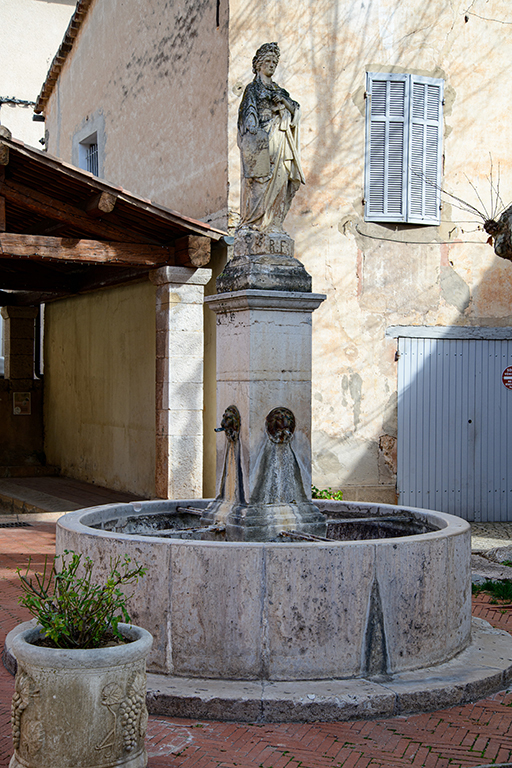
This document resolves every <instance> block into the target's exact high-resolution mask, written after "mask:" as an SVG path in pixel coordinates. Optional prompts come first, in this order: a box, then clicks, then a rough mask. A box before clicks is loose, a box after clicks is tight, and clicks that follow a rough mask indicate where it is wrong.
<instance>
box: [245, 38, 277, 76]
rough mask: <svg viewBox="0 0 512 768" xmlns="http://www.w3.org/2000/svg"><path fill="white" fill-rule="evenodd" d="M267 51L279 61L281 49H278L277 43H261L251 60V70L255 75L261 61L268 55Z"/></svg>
mask: <svg viewBox="0 0 512 768" xmlns="http://www.w3.org/2000/svg"><path fill="white" fill-rule="evenodd" d="M269 53H270V54H272V56H275V58H276V60H277V61H279V57H280V55H281V51H280V50H279V46H278V44H277V43H263V45H261V46H260V47H259V48H258V50H257V51H256V53H255V55H254V58H253V60H252V71H253V72H254V74H255V75H257V74H258V72H259V69H260V66H261V62H262V61H263V59H264V58H265V56H268V55H269Z"/></svg>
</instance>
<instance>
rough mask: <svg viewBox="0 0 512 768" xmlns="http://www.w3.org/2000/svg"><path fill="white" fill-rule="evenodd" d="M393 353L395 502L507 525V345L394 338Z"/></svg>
mask: <svg viewBox="0 0 512 768" xmlns="http://www.w3.org/2000/svg"><path fill="white" fill-rule="evenodd" d="M398 352H399V359H398V492H399V499H400V502H401V503H403V504H407V505H408V506H416V507H425V508H430V509H437V510H439V511H441V512H449V513H450V514H454V515H459V516H460V517H463V518H465V519H466V520H475V521H505V520H512V389H509V388H508V387H507V386H506V383H508V381H509V380H508V378H507V375H506V373H505V376H504V371H505V370H506V368H507V367H508V366H512V340H508V339H446V338H399V339H398ZM504 382H505V383H504ZM510 383H511V386H512V369H511V378H510Z"/></svg>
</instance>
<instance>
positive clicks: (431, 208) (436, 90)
mask: <svg viewBox="0 0 512 768" xmlns="http://www.w3.org/2000/svg"><path fill="white" fill-rule="evenodd" d="M442 103H443V81H442V80H432V79H431V78H425V77H415V76H411V109H410V116H411V117H410V133H409V136H410V138H409V163H408V165H409V188H408V216H407V221H409V222H411V223H419V224H439V222H440V213H441V211H440V205H441V190H440V186H441V171H442V167H441V160H442V157H441V143H442V133H441V129H442V125H441V116H442Z"/></svg>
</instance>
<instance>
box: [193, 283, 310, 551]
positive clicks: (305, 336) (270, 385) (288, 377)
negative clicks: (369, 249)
mask: <svg viewBox="0 0 512 768" xmlns="http://www.w3.org/2000/svg"><path fill="white" fill-rule="evenodd" d="M324 299H325V296H323V295H321V294H313V293H309V292H298V291H278V290H257V289H249V290H241V291H233V292H229V293H220V294H217V295H216V296H209V297H207V298H206V299H205V302H206V303H207V304H208V306H209V308H210V309H212V310H213V311H214V312H215V313H216V315H217V420H218V421H217V423H218V425H220V424H221V423H222V419H223V414H224V413H225V411H226V409H228V408H229V406H235V407H236V409H237V410H238V412H239V414H240V431H239V439H237V443H238V444H239V446H240V447H239V461H240V465H241V473H240V472H238V476H240V475H241V478H240V481H239V485H242V484H243V490H242V489H240V490H239V491H237V492H236V493H234V494H233V492H232V491H230V490H227V491H226V487H224V486H226V479H225V478H222V480H221V474H222V472H224V474H226V469H225V463H226V459H225V457H226V455H227V454H226V437H224V435H223V434H220V435H219V440H218V443H217V446H218V448H217V481H218V487H219V496H218V501H217V506H215V505H214V506H213V507H212V508H211V511H210V513H209V516H210V517H211V519H212V521H215V522H220V523H226V524H227V525H228V528H229V529H230V530H229V534H230V536H231V537H233V538H243V539H245V540H264V539H265V537H266V536H269V537H270V536H273V535H275V531H276V530H279V529H286V527H287V526H288V528H292V529H298V528H299V527H301V525H302V522H301V520H302V519H305V520H307V524H303V525H302V528H301V530H305V531H308V530H311V532H312V533H316V532H317V528H318V520H317V519H316V518H315V510H316V508H315V507H313V505H312V504H311V331H312V322H311V320H312V317H311V316H312V313H313V311H314V310H315V309H317V307H318V306H319V305H320V304H321V303H322V301H323V300H324ZM274 409H279V411H280V412H281V414H282V413H283V412H284V418H285V419H286V412H289V411H291V413H292V414H293V417H294V422H293V424H292V425H291V432H292V434H293V438H292V440H291V446H292V448H293V454H294V456H295V457H296V460H297V462H298V465H299V468H300V475H301V481H302V488H301V487H300V485H299V486H296V482H297V478H296V477H295V478H294V477H292V475H293V467H292V466H291V465H290V463H289V464H288V468H286V467H285V464H286V461H287V460H286V457H284V456H283V457H282V459H281V461H282V463H283V466H282V467H280V468H279V469H278V468H277V467H276V461H278V460H279V459H278V454H277V453H276V452H274V453H272V447H271V443H272V442H275V443H276V444H278V445H279V444H282V443H284V442H287V441H288V439H289V438H287V437H286V436H285V435H284V434H281V435H279V434H277V435H276V434H272V426H270V429H269V421H268V419H267V417H268V416H269V414H271V412H272V411H274ZM271 419H272V417H271ZM279 419H280V414H279V413H278V414H277V420H278V421H279ZM278 421H277V422H275V425H277V427H278V429H279V428H281V431H282V424H283V422H282V421H281V422H280V423H281V427H279V423H278ZM224 423H226V422H224ZM288 426H290V423H289V424H288ZM226 434H227V435H229V433H226ZM269 437H270V442H269ZM266 453H267V454H268V456H266V455H265V454H266ZM235 461H238V459H235V458H233V462H235ZM291 461H292V460H291ZM283 467H284V468H283ZM227 471H228V472H229V469H228V470H227ZM235 471H236V470H235ZM284 475H286V476H284ZM227 484H228V485H229V479H228V483H227ZM267 484H268V485H269V488H268V494H267V492H266V491H265V487H266V485H267ZM271 486H273V487H271ZM285 486H287V489H285ZM281 491H283V494H282V498H281V497H280V493H281ZM295 491H296V494H297V495H295V497H294V494H295ZM287 493H288V495H289V496H290V499H288V497H287V495H286V494H287ZM230 495H231V496H233V498H228V497H229V496H230ZM266 496H269V498H266ZM301 496H302V498H301ZM272 499H273V500H274V501H275V504H272ZM288 502H289V503H288ZM298 506H300V507H301V509H300V510H298V511H297V507H298ZM271 507H275V509H272V508H271ZM242 508H244V509H243V510H242ZM245 508H247V509H245ZM233 510H235V511H234V512H233ZM260 512H261V514H260ZM316 513H318V510H316ZM233 514H234V515H235V517H239V518H244V516H245V519H243V520H242V522H241V523H240V525H243V526H245V528H246V530H244V531H242V530H241V529H240V530H238V527H237V530H234V529H233V526H232V525H231V523H230V520H231V518H232V517H233ZM294 515H295V518H293V522H291V520H292V517H293V516H294ZM265 516H266V518H267V522H264V517H265ZM318 517H321V516H320V515H318ZM310 519H311V520H310ZM237 526H238V524H237ZM251 528H252V529H253V530H249V529H251ZM267 528H268V533H267V532H266V529H267Z"/></svg>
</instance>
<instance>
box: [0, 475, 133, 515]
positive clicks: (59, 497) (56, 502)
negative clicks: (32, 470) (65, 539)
mask: <svg viewBox="0 0 512 768" xmlns="http://www.w3.org/2000/svg"><path fill="white" fill-rule="evenodd" d="M140 500H141V499H140V497H139V496H136V495H135V494H132V493H125V492H123V491H116V490H112V489H111V488H103V487H102V486H98V485H93V484H91V483H84V482H82V481H80V480H74V479H73V478H69V477H20V478H12V477H11V478H8V479H0V515H38V516H39V515H42V516H43V518H44V519H49V518H48V515H52V518H53V519H55V517H59V516H60V515H63V514H65V513H66V512H71V511H74V510H76V509H84V508H85V507H95V506H98V505H99V504H113V503H119V502H121V503H122V502H128V501H140Z"/></svg>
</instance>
